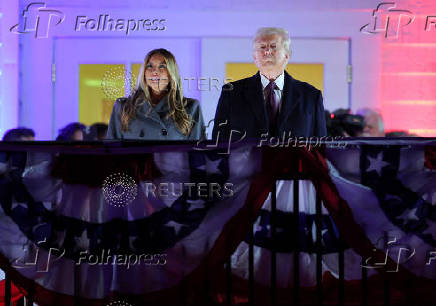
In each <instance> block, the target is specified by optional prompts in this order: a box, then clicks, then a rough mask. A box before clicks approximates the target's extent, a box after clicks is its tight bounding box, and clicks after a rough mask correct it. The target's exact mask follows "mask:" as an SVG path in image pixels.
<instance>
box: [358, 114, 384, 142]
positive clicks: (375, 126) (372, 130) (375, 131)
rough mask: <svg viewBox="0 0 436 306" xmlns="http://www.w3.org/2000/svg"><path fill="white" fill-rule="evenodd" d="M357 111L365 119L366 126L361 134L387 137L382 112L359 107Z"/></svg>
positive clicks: (363, 135) (362, 135)
mask: <svg viewBox="0 0 436 306" xmlns="http://www.w3.org/2000/svg"><path fill="white" fill-rule="evenodd" d="M356 113H357V114H358V115H361V116H362V117H363V118H364V120H365V127H364V128H363V132H362V133H361V134H360V135H359V136H361V137H385V127H384V123H383V118H382V116H381V115H380V113H378V112H376V111H375V110H373V109H370V108H362V109H359V110H357V112H356Z"/></svg>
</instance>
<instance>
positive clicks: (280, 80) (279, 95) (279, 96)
mask: <svg viewBox="0 0 436 306" xmlns="http://www.w3.org/2000/svg"><path fill="white" fill-rule="evenodd" d="M260 80H261V82H262V90H263V100H264V101H266V93H265V87H267V86H268V84H269V83H270V80H269V79H268V78H267V77H265V76H264V75H263V74H260ZM274 83H276V85H277V87H278V88H279V89H275V90H274V94H275V96H276V102H277V103H278V104H279V108H278V111H279V113H280V109H281V106H282V94H283V86H284V85H285V73H284V72H282V74H281V75H279V76H278V78H277V79H275V81H274Z"/></svg>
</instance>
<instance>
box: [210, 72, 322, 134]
mask: <svg viewBox="0 0 436 306" xmlns="http://www.w3.org/2000/svg"><path fill="white" fill-rule="evenodd" d="M226 122H227V124H225V123H226ZM268 129H269V123H268V115H267V110H266V103H265V101H264V97H263V92H262V83H261V80H260V73H259V72H258V73H257V74H255V75H254V76H252V77H250V78H246V79H242V80H239V81H235V82H231V83H229V84H226V85H224V86H223V89H222V91H221V96H220V99H219V101H218V106H217V110H216V114H215V120H214V127H213V132H212V138H213V139H216V138H217V136H218V132H220V139H228V138H229V135H230V131H231V130H238V131H240V133H235V132H233V136H232V139H234V140H237V139H240V137H241V135H242V134H244V132H246V135H245V138H246V139H247V138H260V137H261V135H262V134H265V133H268V132H270V131H269V130H268ZM284 132H285V133H286V136H288V135H289V134H288V132H291V134H290V135H289V136H291V137H294V136H304V137H310V136H325V135H327V130H326V121H325V114H324V107H323V103H322V95H321V92H320V91H319V90H318V89H316V88H315V87H313V86H312V85H310V84H308V83H305V82H301V81H298V80H295V79H294V78H292V77H291V76H290V75H289V74H288V73H287V72H286V71H285V82H284V86H283V92H282V100H281V109H280V113H279V115H278V135H279V136H282V135H283V133H284ZM271 134H273V133H271V132H270V133H269V135H271Z"/></svg>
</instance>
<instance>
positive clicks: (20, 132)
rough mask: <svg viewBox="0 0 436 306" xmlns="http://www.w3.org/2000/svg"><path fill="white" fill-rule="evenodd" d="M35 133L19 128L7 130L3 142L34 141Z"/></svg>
mask: <svg viewBox="0 0 436 306" xmlns="http://www.w3.org/2000/svg"><path fill="white" fill-rule="evenodd" d="M34 140H35V132H34V131H33V130H32V129H28V128H25V127H19V128H16V129H10V130H7V131H6V133H5V134H4V135H3V141H34Z"/></svg>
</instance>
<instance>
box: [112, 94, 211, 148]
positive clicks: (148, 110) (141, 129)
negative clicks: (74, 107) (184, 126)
mask: <svg viewBox="0 0 436 306" xmlns="http://www.w3.org/2000/svg"><path fill="white" fill-rule="evenodd" d="M167 99H168V96H165V97H163V98H162V100H161V101H159V103H158V104H157V105H155V106H154V107H152V106H151V105H150V104H149V103H144V104H142V105H141V107H140V108H139V109H138V110H137V112H136V118H134V119H132V120H131V121H130V123H129V129H128V131H123V130H122V129H121V111H122V107H123V104H124V103H126V101H127V98H119V99H117V100H116V101H115V104H114V108H113V109H112V114H111V117H110V120H109V128H108V131H107V137H106V138H107V139H120V140H122V139H137V140H200V139H205V126H204V121H203V115H202V113H201V109H200V104H199V103H198V101H197V100H195V99H190V98H186V100H187V104H186V110H187V112H188V114H189V115H190V116H191V118H192V120H193V126H192V129H191V133H190V134H189V135H183V134H182V132H181V131H180V130H179V129H178V128H177V127H176V125H175V124H174V121H173V120H172V119H171V118H168V119H167V118H166V114H167V113H168V102H167V101H168V100H167Z"/></svg>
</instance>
